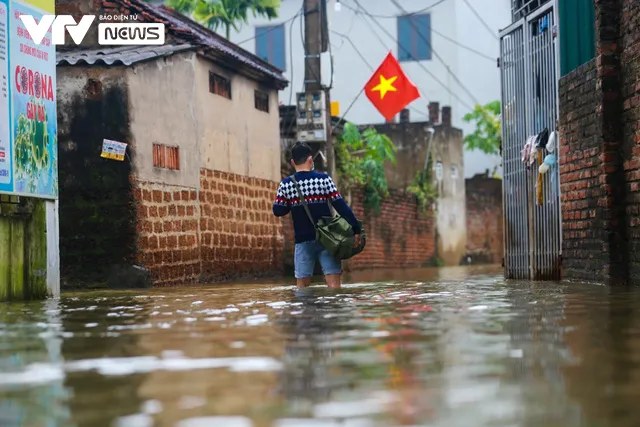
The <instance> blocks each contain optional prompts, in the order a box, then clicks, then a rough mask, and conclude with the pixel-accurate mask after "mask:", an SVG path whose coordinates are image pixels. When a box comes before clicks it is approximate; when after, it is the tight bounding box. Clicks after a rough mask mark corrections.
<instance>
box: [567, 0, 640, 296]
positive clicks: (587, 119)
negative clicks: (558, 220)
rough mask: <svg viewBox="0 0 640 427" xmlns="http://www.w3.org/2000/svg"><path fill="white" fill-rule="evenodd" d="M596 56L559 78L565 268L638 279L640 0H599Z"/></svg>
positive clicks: (578, 274) (570, 273)
mask: <svg viewBox="0 0 640 427" xmlns="http://www.w3.org/2000/svg"><path fill="white" fill-rule="evenodd" d="M594 4H595V16H596V20H595V28H596V58H595V59H594V60H592V61H591V62H589V63H587V64H585V65H583V66H581V67H579V68H578V69H576V70H574V71H572V72H571V73H569V74H568V75H566V76H563V77H562V78H561V80H560V123H559V130H560V135H561V141H560V143H561V145H560V147H561V151H560V167H561V168H560V173H561V178H560V179H561V187H562V211H563V275H564V277H567V278H578V279H585V280H597V281H600V282H604V283H608V284H624V283H629V282H631V283H632V284H637V283H640V255H638V249H640V243H638V242H640V240H639V238H640V220H638V216H639V215H640V160H639V159H638V156H639V155H640V147H639V146H638V145H639V144H640V18H639V17H640V3H638V2H637V1H627V0H595V2H594Z"/></svg>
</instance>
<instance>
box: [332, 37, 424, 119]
mask: <svg viewBox="0 0 640 427" xmlns="http://www.w3.org/2000/svg"><path fill="white" fill-rule="evenodd" d="M331 32H332V33H334V34H335V35H337V36H338V37H342V38H343V39H345V40H347V41H348V42H349V44H350V45H351V47H353V50H355V51H356V53H357V54H358V56H359V57H360V59H362V62H364V64H365V65H366V66H367V67H368V68H369V70H370V71H371V72H372V73H373V72H374V71H375V68H373V65H371V64H370V63H369V61H367V59H366V58H365V56H364V55H363V54H362V52H361V51H360V49H358V47H357V46H356V44H355V43H354V42H353V40H351V37H349V36H348V35H346V34H342V33H339V32H337V31H335V30H331ZM361 94H362V91H361V92H360V93H359V94H358V97H359V96H360V95H361ZM358 97H356V99H357V98H358ZM425 98H426V97H425ZM353 103H355V100H354V101H353V102H352V105H353ZM350 108H351V106H350V107H349V108H347V111H349V109H350ZM409 109H410V110H413V111H414V112H415V113H417V114H420V115H422V116H425V117H429V115H428V114H426V113H423V112H422V111H420V110H418V109H416V108H414V107H412V106H409ZM347 111H345V113H344V114H345V115H346V114H347Z"/></svg>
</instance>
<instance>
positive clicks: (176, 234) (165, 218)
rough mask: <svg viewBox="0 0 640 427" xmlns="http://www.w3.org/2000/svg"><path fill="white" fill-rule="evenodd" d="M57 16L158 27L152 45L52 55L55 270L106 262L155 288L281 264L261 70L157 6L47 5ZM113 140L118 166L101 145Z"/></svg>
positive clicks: (102, 271) (274, 83)
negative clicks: (120, 19)
mask: <svg viewBox="0 0 640 427" xmlns="http://www.w3.org/2000/svg"><path fill="white" fill-rule="evenodd" d="M57 12H58V13H60V14H64V13H68V14H78V13H85V14H87V13H90V14H95V15H109V14H112V15H122V14H126V15H135V16H137V19H138V21H143V22H159V23H164V24H165V26H166V27H165V28H166V41H165V44H164V45H162V46H128V47H127V46H124V47H112V48H107V47H101V48H99V47H97V46H96V44H95V40H96V39H95V34H90V35H89V36H88V37H87V38H86V39H85V42H83V44H82V45H81V46H71V45H69V46H65V47H63V48H62V49H60V50H59V52H58V57H57V62H58V70H57V76H58V77H57V91H58V99H59V101H58V117H59V131H58V132H59V134H58V141H59V153H60V154H59V170H60V212H61V215H60V217H61V224H60V235H61V238H60V247H61V259H62V261H61V263H62V273H63V276H65V277H67V278H73V279H76V280H82V279H85V280H103V279H105V278H106V277H107V276H108V274H109V272H110V271H111V270H113V269H114V268H115V267H116V266H119V265H125V266H126V265H132V264H138V265H141V266H144V267H146V268H147V269H149V270H150V272H151V275H152V279H153V282H154V284H155V285H169V284H178V283H193V282H197V281H210V280H211V281H213V280H221V279H227V278H233V277H239V276H246V275H262V274H269V273H274V272H279V271H281V269H282V264H283V260H282V246H283V244H282V240H283V231H282V223H281V222H280V221H278V220H277V219H276V218H275V217H273V215H272V214H271V212H270V206H271V204H272V203H273V195H274V194H275V191H276V188H277V184H278V182H279V180H280V142H279V139H280V138H279V112H278V91H279V90H282V89H284V88H285V87H286V86H287V80H286V79H285V77H284V76H283V75H282V72H281V71H280V70H279V69H278V68H276V67H275V66H273V65H271V64H269V63H268V62H266V61H264V60H262V59H260V58H258V57H256V56H255V55H253V54H251V53H249V52H247V51H245V50H243V49H242V48H240V47H238V46H236V45H234V44H233V43H231V42H229V41H227V40H225V39H224V38H222V37H220V36H218V35H217V34H215V33H214V32H211V31H209V30H207V29H205V28H203V27H202V26H200V25H198V24H196V23H194V22H193V21H191V20H189V19H187V18H185V17H184V16H182V15H179V14H176V13H175V12H173V11H172V10H170V9H168V8H166V7H164V6H162V5H159V6H158V5H149V4H146V3H145V2H143V1H140V0H112V1H106V0H105V1H103V2H102V3H101V4H100V2H98V5H97V6H96V3H95V2H93V1H90V0H86V1H74V2H66V1H59V2H58V10H57ZM105 139H106V140H111V141H117V142H122V143H126V144H127V151H126V156H125V158H124V160H123V161H118V160H111V159H107V158H103V157H101V153H102V147H103V141H104V140H105Z"/></svg>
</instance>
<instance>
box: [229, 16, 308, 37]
mask: <svg viewBox="0 0 640 427" xmlns="http://www.w3.org/2000/svg"><path fill="white" fill-rule="evenodd" d="M301 13H302V9H300V10H299V11H298V13H296V14H295V15H293V16H292V17H291V18H289V19H286V20H284V21H282V22H281V23H280V24H276V25H272V26H271V28H269V29H268V30H267V31H265V32H264V33H260V34H256V35H254V36H253V37H249V38H248V39H244V40H242V41H240V42H237V43H236V44H237V45H241V44H243V43H246V42H250V41H251V40H255V39H257V38H258V37H260V36H264V35H265V34H269V33H270V32H271V31H274V30H276V29H277V28H278V27H280V25H284V24H287V23H289V22H292V21H295V19H296V18H297V17H298V16H300V14H301Z"/></svg>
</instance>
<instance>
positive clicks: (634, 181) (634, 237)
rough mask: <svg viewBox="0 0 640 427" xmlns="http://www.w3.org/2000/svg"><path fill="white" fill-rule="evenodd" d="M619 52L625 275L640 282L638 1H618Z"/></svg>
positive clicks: (636, 282) (639, 65)
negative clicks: (624, 183) (627, 263)
mask: <svg viewBox="0 0 640 427" xmlns="http://www.w3.org/2000/svg"><path fill="white" fill-rule="evenodd" d="M619 16H620V17H622V20H621V26H620V27H621V28H620V31H619V36H620V38H619V55H620V68H621V79H620V82H621V88H620V92H621V99H622V113H621V114H620V118H621V120H620V121H621V126H620V129H621V130H622V137H623V147H624V148H623V150H622V153H623V155H624V159H623V160H624V173H625V180H626V183H627V185H626V186H625V187H624V188H625V190H626V194H625V196H626V203H625V204H624V205H625V207H626V211H625V212H624V213H625V218H624V220H625V223H626V226H627V230H626V231H627V235H626V236H625V237H626V238H625V242H626V243H627V244H628V248H627V251H628V254H629V260H628V261H629V267H628V275H629V277H630V278H631V279H632V282H633V283H634V284H636V285H637V284H640V3H638V2H637V1H628V0H627V1H621V10H620V12H619Z"/></svg>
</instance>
